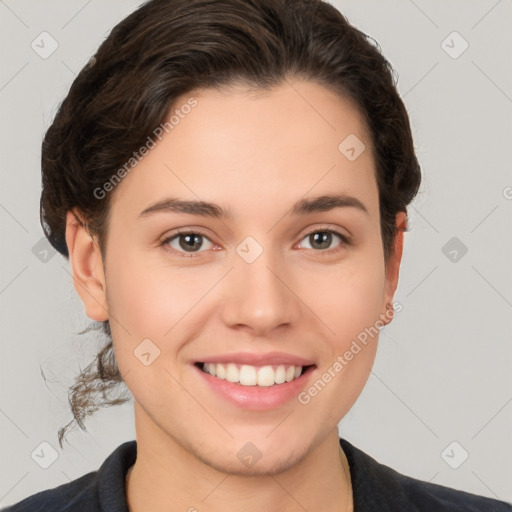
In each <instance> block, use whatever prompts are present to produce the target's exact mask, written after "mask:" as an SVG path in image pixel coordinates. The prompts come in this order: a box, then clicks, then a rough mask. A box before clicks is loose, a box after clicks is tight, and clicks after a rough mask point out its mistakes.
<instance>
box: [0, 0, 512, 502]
mask: <svg viewBox="0 0 512 512" xmlns="http://www.w3.org/2000/svg"><path fill="white" fill-rule="evenodd" d="M332 3H334V5H336V6H337V7H338V8H339V9H340V10H341V11H342V12H343V13H344V14H346V15H347V17H348V18H349V20H350V21H351V22H352V23H353V24H355V25H356V26H357V27H359V28H360V29H361V30H363V31H364V32H365V33H368V34H369V35H371V36H372V37H373V38H374V39H376V40H377V41H378V43H379V44H380V46H381V47H382V51H383V53H384V55H385V56H386V57H387V58H388V59H389V60H390V61H391V63H392V65H393V66H394V67H395V69H396V70H397V73H398V75H399V82H398V86H399V90H400V92H401V94H402V96H403V97H404V101H405V103H406V106H407V108H408V110H409V113H410V118H411V123H412V126H413V130H414V137H415V145H416V148H417V154H418V157H419V159H420V162H421V164H422V170H423V185H422V189H421V192H420V194H419V196H418V198H417V199H416V200H415V202H414V203H413V206H412V207H411V209H410V226H411V231H410V232H409V233H407V234H406V242H405V250H404V259H403V263H402V269H401V275H400V283H399V288H398V291H397V294H396V297H395V298H396V300H398V301H399V302H401V303H402V305H403V310H402V311H401V312H400V313H399V314H397V317H396V318H395V320H394V322H393V323H392V324H391V325H389V326H388V327H386V328H385V329H384V330H383V331H382V333H381V337H380V343H379V349H378V354H377V359H376V363H375V366H374V369H373V372H372V375H371V376H370V378H369V381H368V383H367V386H366V387H365V389H364V391H363V393H362V395H361V396H360V398H359V400H358V401H357V403H356V404H355V406H354V407H353V408H352V410H351V411H350V412H349V413H348V415H347V416H346V417H345V418H344V419H343V421H342V422H341V424H340V435H342V436H343V437H345V438H346V439H348V440H349V441H351V442H352V443H353V444H355V445H356V446H358V447H359V448H361V449H363V450H364V451H366V452H367V453H369V454H370V455H371V456H373V457H374V458H376V459H377V460H378V461H380V462H382V463H384V464H387V465H389V466H391V467H393V468H394V469H396V470H397V471H399V472H402V473H405V474H408V475H410V476H413V477H416V478H420V479H422V480H428V481H432V482H435V483H439V484H443V485H447V486H450V487H455V488H458V489H462V490H466V491H469V492H473V493H477V494H482V495H486V496H491V497H498V498H500V499H503V500H507V501H512V487H511V486H510V481H511V475H512V471H511V463H510V461H511V460H512V439H511V432H512V428H511V427H512V404H511V402H512V385H511V384H512V372H511V366H512V365H511V362H512V345H511V343H510V340H511V331H512V325H511V318H512V315H511V308H512V286H511V285H512V283H511V281H512V271H511V266H510V262H511V261H512V254H511V253H512V239H511V236H510V233H512V229H511V228H512V226H511V225H512V216H511V209H512V200H511V199H510V198H511V197H512V188H511V187H512V176H511V173H510V161H511V156H512V155H511V141H512V137H511V136H512V116H511V108H512V77H511V67H512V66H511V63H512V59H511V53H512V52H511V48H512V44H511V43H512V41H511V40H512V35H511V34H512V30H511V22H510V20H511V19H512V5H511V2H510V1H509V0H499V1H468V0H457V1H454V0H451V1H445V2H438V1H436V2H434V1H430V2H428V1H420V0H415V1H414V2H413V1H412V0H411V1H408V0H396V1H386V2H384V1H382V0H372V1H370V0H357V1H356V0H352V1H335V2H332ZM138 4H139V2H138V1H133V0H129V1H127V0H123V1H121V0H116V1H114V0H108V1H102V2H99V1H98V0H89V1H87V0H67V1H66V2H64V1H55V0H53V1H48V0H45V1H40V2H34V1H28V0H0V38H1V44H0V48H1V52H2V59H1V62H2V67H1V75H0V108H1V119H2V122H1V127H0V129H1V133H0V138H1V140H2V145H1V154H0V162H1V173H0V229H1V233H0V236H1V244H2V245H1V246H2V251H1V258H2V259H1V266H0V312H1V324H0V328H1V332H0V336H1V338H0V339H1V349H2V351H1V354H2V357H1V360H0V432H1V435H0V507H1V506H2V505H7V504H11V503H14V502H16V501H19V500H21V499H22V498H24V497H26V496H28V495H29V494H32V493H34V492H37V491H40V490H43V489H46V488H50V487H54V486H57V485H60V484H62V483H65V482H68V481H69V480H72V479H75V478H78V477H79V476H81V475H83V474H85V473H86V472H89V471H92V470H95V469H97V468H98V467H99V465H100V464H101V463H102V461H103V460H104V459H105V457H106V456H107V455H108V454H109V453H110V452H111V451H112V450H113V449H114V448H115V447H117V446H118V445H119V444H120V443H121V442H124V441H125V440H129V439H134V438H135V430H134V425H133V413H132V407H133V406H132V403H131V402H130V403H128V404H126V405H124V406H121V407H117V408H113V409H105V410H103V411H101V412H99V413H97V414H96V415H95V416H92V417H90V418H89V419H88V420H87V424H86V425H87V432H86V433H83V432H82V431H81V430H76V431H74V432H72V433H71V434H70V435H69V436H68V443H66V444H65V449H64V450H63V451H61V450H60V448H59V446H58V442H57V430H58V428H60V427H61V426H63V425H64V424H66V423H68V421H69V420H70V419H71V416H70V412H69V408H68V405H67V387H68V386H69V385H70V384H72V381H73V377H74V376H75V375H77V374H78V373H79V370H80V369H81V368H83V367H84V366H85V365H86V364H88V363H89V362H90V360H92V357H93V356H94V355H95V353H96V351H97V349H98V346H99V345H98V341H101V340H97V339H96V338H95V337H94V336H93V335H84V336H78V335H76V334H74V333H76V332H78V331H79V330H80V329H82V328H84V327H85V326H86V325H88V324H89V323H90V322H89V320H88V318H87V317H86V316H85V313H84V309H83V306H82V304H81V302H80V301H79V298H78V296H77V294H76V292H75V290H74V288H73V285H72V279H71V276H70V273H69V264H68V263H67V261H66V260H65V259H64V258H62V257H61V256H60V255H58V254H56V255H53V256H52V253H48V254H47V255H46V256H45V253H44V242H41V241H40V240H41V238H42V237H43V232H42V229H41V227H40V224H39V194H40V144H41V139H42V136H43V134H44V131H45V130H46V129H47V128H48V126H49V123H50V122H51V120H52V118H53V115H54V113H55V111H56V108H57V105H58V103H59V102H60V101H61V100H62V99H63V98H64V96H65V94H66V93H67V91H68V89H69V86H70V85H71V82H72V80H73V79H74V76H75V75H76V73H77V72H78V71H79V70H80V69H81V67H82V66H83V65H85V63H86V62H87V61H88V59H89V57H90V56H91V55H92V54H93V53H94V52H95V50H96V48H97V46H98V45H99V44H100V43H101V42H102V41H103V39H104V38H105V37H106V36H107V34H108V32H109V31H110V29H111V28H112V27H113V26H114V25H115V24H116V23H117V22H118V21H120V20H121V19H122V18H123V17H125V16H126V15H127V14H128V13H130V12H132V11H133V10H134V9H135V8H136V7H137V6H138ZM43 31H47V32H49V33H50V34H51V35H52V37H53V38H54V39H55V40H56V41H57V42H58V45H59V46H58V48H57V50H56V51H55V52H54V53H53V54H52V55H51V56H50V57H48V58H47V59H43V58H41V57H40V56H39V55H38V54H37V53H36V52H35V51H34V50H33V49H32V48H31V42H32V41H33V40H36V42H37V40H38V39H37V37H38V36H39V34H40V33H41V32H43ZM453 31H457V32H458V33H460V35H461V36H462V37H463V38H464V40H466V41H467V42H468V44H469V47H468V49H467V50H466V51H465V52H464V53H462V54H461V55H460V56H459V57H458V58H452V57H451V56H450V55H448V54H447V53H446V51H445V49H443V46H442V41H444V40H445V39H446V38H447V36H449V34H451V33H452V32H453ZM462 44H463V41H462V40H461V39H460V38H457V36H456V37H455V39H454V38H453V37H452V38H448V39H447V42H446V43H444V45H445V48H446V45H448V48H447V49H448V50H449V51H450V52H451V53H452V54H453V53H454V52H457V51H459V50H460V49H461V48H462V46H461V45H462ZM449 47H451V48H449ZM46 48H48V46H46ZM453 237H456V238H457V240H455V241H452V242H451V243H450V244H449V245H448V246H447V247H446V244H447V243H448V242H449V240H450V239H452V238H453ZM38 244H43V245H38ZM453 244H455V245H453ZM34 247H35V248H34ZM463 247H466V248H467V253H465V254H464V255H462V253H463ZM443 248H444V249H443ZM454 250H455V251H456V252H453V251H454ZM455 257H456V260H455V261H452V260H453V259H454V258H455ZM41 368H42V369H43V371H44V374H45V376H46V381H45V380H43V378H42V374H41ZM453 441H456V442H457V443H458V445H457V446H455V448H454V449H453V451H452V450H451V448H453V445H452V447H451V448H449V449H448V450H447V452H445V449H446V448H447V447H448V445H450V443H452V442H453ZM42 442H47V443H49V444H50V445H51V446H52V447H53V448H54V449H55V450H56V455H57V459H56V460H55V461H54V462H53V463H52V464H51V465H50V466H49V467H48V469H43V468H42V467H40V466H39V465H38V464H36V462H35V461H34V460H33V458H31V453H33V452H34V450H36V452H37V451H38V450H39V452H41V447H40V443H42ZM43 446H46V445H43ZM462 450H465V451H467V452H468V454H469V457H468V458H467V460H466V461H464V463H462V464H461V465H460V466H459V467H458V468H457V469H453V468H452V467H450V466H449V465H448V464H447V462H446V461H447V460H449V461H450V462H451V463H452V465H453V464H455V463H460V461H461V457H462V455H463V453H464V452H463V451H462ZM49 451H51V450H49V449H48V447H46V449H45V453H48V452H49ZM442 453H444V454H445V455H444V457H443V456H442Z"/></svg>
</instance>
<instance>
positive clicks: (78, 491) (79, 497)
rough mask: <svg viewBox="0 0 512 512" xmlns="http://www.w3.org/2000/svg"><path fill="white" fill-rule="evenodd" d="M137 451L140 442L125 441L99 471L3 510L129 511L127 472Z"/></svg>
mask: <svg viewBox="0 0 512 512" xmlns="http://www.w3.org/2000/svg"><path fill="white" fill-rule="evenodd" d="M136 454H137V445H136V441H128V442H126V443H123V444H121V445H120V446H118V447H117V448H116V449H115V450H114V451H113V452H112V453H111V454H110V455H109V456H108V457H107V459H106V460H105V461H104V462H103V464H102V465H101V467H100V468H99V469H98V470H97V471H91V472H90V473H87V474H86V475H83V476H81V477H80V478H77V479H75V480H72V481H71V482H67V483H65V484H62V485H59V486H58V487H54V488H52V489H46V490H44V491H41V492H38V493H36V494H33V495H31V496H29V497H27V498H25V499H23V500H22V501H20V502H18V503H15V504H14V505H10V506H8V507H7V508H4V509H2V510H1V512H49V511H51V512H100V511H103V510H109V512H127V511H128V508H127V505H126V495H125V475H126V471H127V470H128V468H129V467H130V466H131V465H132V464H133V463H134V462H135V458H136Z"/></svg>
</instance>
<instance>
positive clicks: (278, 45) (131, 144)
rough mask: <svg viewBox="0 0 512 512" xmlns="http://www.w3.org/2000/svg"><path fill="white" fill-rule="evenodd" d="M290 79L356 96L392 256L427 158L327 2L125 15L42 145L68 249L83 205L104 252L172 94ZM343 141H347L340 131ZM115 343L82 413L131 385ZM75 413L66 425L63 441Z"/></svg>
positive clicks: (165, 5) (200, 6) (204, 2)
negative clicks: (118, 197)
mask: <svg viewBox="0 0 512 512" xmlns="http://www.w3.org/2000/svg"><path fill="white" fill-rule="evenodd" d="M289 77H298V78H304V79H307V80H312V81H315V82H317V83H319V84H321V85H324V86H325V87H327V88H328V89H329V90H332V91H334V92H336V93H339V94H340V95H342V96H343V97H344V98H346V99H349V100H351V101H352V102H353V103H354V104H355V105H356V106H357V108H358V109H359V111H360V112H361V114H362V115H363V116H364V119H365V121H366V124H367V127H368V128H369V133H370V135H371V138H372V141H371V142H372V149H373V154H374V158H375V165H376V172H377V175H376V179H377V184H378V188H379V207H380V216H381V233H382V243H383V249H384V255H385V258H386V260H387V259H388V258H389V256H390V254H391V250H392V245H393V240H394V237H395V234H396V231H395V229H396V228H395V216H396V213H398V212H400V211H404V212H407V205H408V204H409V203H410V202H411V201H412V199H413V198H414V196H415V195H416V193H417V191H418V188H419V185H420V181H421V174H420V167H419V164H418V161H417V159H416V155H415V152H414V146H413V140H412V134H411V129H410V125H409V119H408V115H407V111H406V109H405V106H404V104H403V102H402V100H401V99H400V97H399V95H398V92H397V90H396V79H395V76H394V72H393V69H392V67H391V65H390V64H389V62H388V61H387V60H386V59H385V58H384V57H383V56H382V54H381V53H380V47H379V46H378V44H377V43H375V42H374V41H373V40H370V39H369V38H368V37H367V36H366V35H365V34H364V33H362V32H361V31H359V30H358V29H356V28H355V27H353V26H352V25H350V24H349V22H348V21H347V19H346V18H345V17H344V16H343V15H342V14H341V13H340V12H339V11H338V10H337V9H335V8H334V7H333V6H331V5H330V4H328V3H326V2H324V1H321V0H150V1H148V2H146V3H145V4H143V5H142V6H141V7H139V8H138V9H137V10H136V11H134V12H133V13H132V14H130V15H129V16H128V17H126V18H125V19H124V20H122V21H121V22H120V23H119V24H118V25H117V26H115V27H114V29H113V30H112V31H111V33H110V35H109V36H108V38H107V39H106V40H105V41H104V42H103V43H102V44H101V46H100V47H99V49H98V51H97V53H96V55H95V56H94V57H93V58H92V59H91V61H90V62H89V63H88V64H87V65H86V66H85V67H84V68H83V69H82V70H81V72H80V73H79V75H78V76H77V77H76V79H75V80H74V82H73V84H72V86H71V88H70V90H69V93H68V95H67V97H66V98H65V99H64V101H63V102H62V104H61V105H60V107H59V109H58V112H57V114H56V116H55V119H54V121H53V123H52V125H51V126H50V128H49V129H48V131H47V132H46V135H45V138H44V141H43V144H42V195H41V223H42V225H43V228H44V230H45V234H46V236H47V238H48V240H49V241H50V243H51V244H52V245H53V247H55V248H56V249H57V250H58V251H59V252H60V253H61V254H63V255H64V256H65V257H66V258H68V257H69V254H68V250H67V246H66V240H65V229H66V222H65V219H66V213H67V212H68V211H70V210H72V209H75V208H76V209H77V210H78V211H79V212H80V214H81V216H82V217H83V219H85V224H86V226H87V228H88V230H89V232H90V233H91V234H93V235H95V236H96V237H97V239H98V243H99V246H100V249H101V252H102V255H103V256H105V252H106V241H107V227H108V218H109V217H108V216H109V207H110V203H111V201H110V200H111V197H112V194H108V195H107V196H106V197H105V198H104V199H98V197H97V195H96V194H95V193H94V191H95V190H97V189H98V188H101V187H103V186H104V184H105V183H106V182H107V181H109V180H110V179H111V178H112V176H113V175H114V174H115V173H116V171H118V170H119V169H120V168H121V167H123V165H124V164H125V163H126V161H127V160H128V159H129V158H130V156H131V155H132V154H133V153H134V152H135V151H136V150H137V149H138V148H140V147H141V146H142V145H143V143H144V142H145V141H146V140H147V138H148V136H150V135H151V133H152V132H153V130H155V128H156V127H157V126H159V125H161V124H162V123H163V122H165V119H166V116H167V115H168V112H169V109H170V107H171V105H172V104H173V101H174V100H175V99H176V98H177V97H179V96H181V95H183V94H185V93H188V92H190V91H192V90H194V89H197V88H201V87H215V88H222V87H223V86H228V85H231V84H234V83H236V82H239V83H243V84H247V85H250V86H253V87H255V88H262V89H266V88H270V87H272V86H275V85H279V84H280V83H282V82H283V81H284V80H285V79H287V78H289ZM340 142H341V141H340ZM99 328H100V330H102V331H103V333H104V334H105V335H106V336H107V337H108V338H109V342H108V343H107V344H106V345H105V347H104V348H103V349H102V350H101V351H100V352H99V354H98V355H97V357H96V361H95V362H93V363H92V364H91V365H90V366H88V367H87V368H85V369H84V370H83V371H82V373H81V374H80V375H79V376H78V377H77V378H76V381H75V384H74V386H72V387H71V388H70V390H69V402H70V405H71V409H72V413H73V417H74V421H76V422H77V423H78V424H79V425H80V427H81V428H82V429H84V430H85V426H84V424H83V419H84V418H85V417H86V416H87V415H88V414H91V413H92V412H94V411H96V410H97V409H98V408H99V407H101V406H108V405H116V404H117V403H122V402H124V401H126V400H128V399H129V398H111V397H110V398H109V397H108V396H107V392H110V391H112V390H113V389H114V388H115V387H116V386H117V385H118V384H120V383H122V382H123V380H122V377H121V375H120V373H119V369H118V367H117V364H116V360H115V356H114V352H113V344H112V338H111V333H110V325H109V323H108V320H107V321H105V322H100V323H99ZM70 424H71V422H70V423H69V424H68V425H66V426H65V427H63V428H62V429H60V430H59V444H60V446H61V447H62V439H63V437H64V433H65V430H66V429H67V428H68V426H69V425H70Z"/></svg>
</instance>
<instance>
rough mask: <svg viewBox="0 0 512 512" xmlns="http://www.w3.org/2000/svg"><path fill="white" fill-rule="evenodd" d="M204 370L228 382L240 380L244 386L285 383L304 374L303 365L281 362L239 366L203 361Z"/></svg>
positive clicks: (267, 385)
mask: <svg viewBox="0 0 512 512" xmlns="http://www.w3.org/2000/svg"><path fill="white" fill-rule="evenodd" d="M203 371H205V372H206V373H209V374H210V375H212V376H213V377H217V378H218V379H223V380H227V381H228V382H238V383H240V384H241V385H242V386H261V387H269V386H273V385H274V384H283V383H284V382H291V381H292V380H295V379H296V378H298V377H300V375H301V374H302V366H288V367H285V365H283V364H281V365H279V366H277V367H273V366H270V365H267V366H261V367H256V366H251V365H248V364H243V365H241V366H240V367H238V366H237V365H236V364H234V363H228V364H227V365H225V364H220V363H219V364H215V363H203Z"/></svg>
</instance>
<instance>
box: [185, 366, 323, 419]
mask: <svg viewBox="0 0 512 512" xmlns="http://www.w3.org/2000/svg"><path fill="white" fill-rule="evenodd" d="M193 366H194V369H195V370H196V371H197V372H198V373H199V375H200V376H201V377H202V378H203V379H204V382H206V384H207V385H208V386H209V387H210V389H212V390H213V391H215V392H216V393H218V394H219V395H220V396H222V397H223V398H224V399H226V400H227V401H229V402H231V403H232V404H234V405H236V406H237V407H241V408H243V409H252V410H255V411H263V410H267V409H276V408H278V407H281V406H282V405H284V404H286V403H287V402H289V401H290V400H291V399H293V398H295V397H297V396H298V394H299V393H300V392H301V390H302V389H303V388H304V387H305V386H306V384H307V382H308V381H309V379H310V377H311V374H312V372H313V371H314V370H315V368H316V366H308V367H307V368H306V371H304V372H303V373H302V375H301V376H300V377H298V378H297V379H294V380H292V381H291V382H284V383H283V384H274V385H273V386H242V384H239V383H236V382H228V381H227V380H223V379H218V378H217V377H213V376H212V375H210V374H209V373H206V372H203V371H202V370H201V369H200V368H198V367H197V366H196V365H193Z"/></svg>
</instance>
